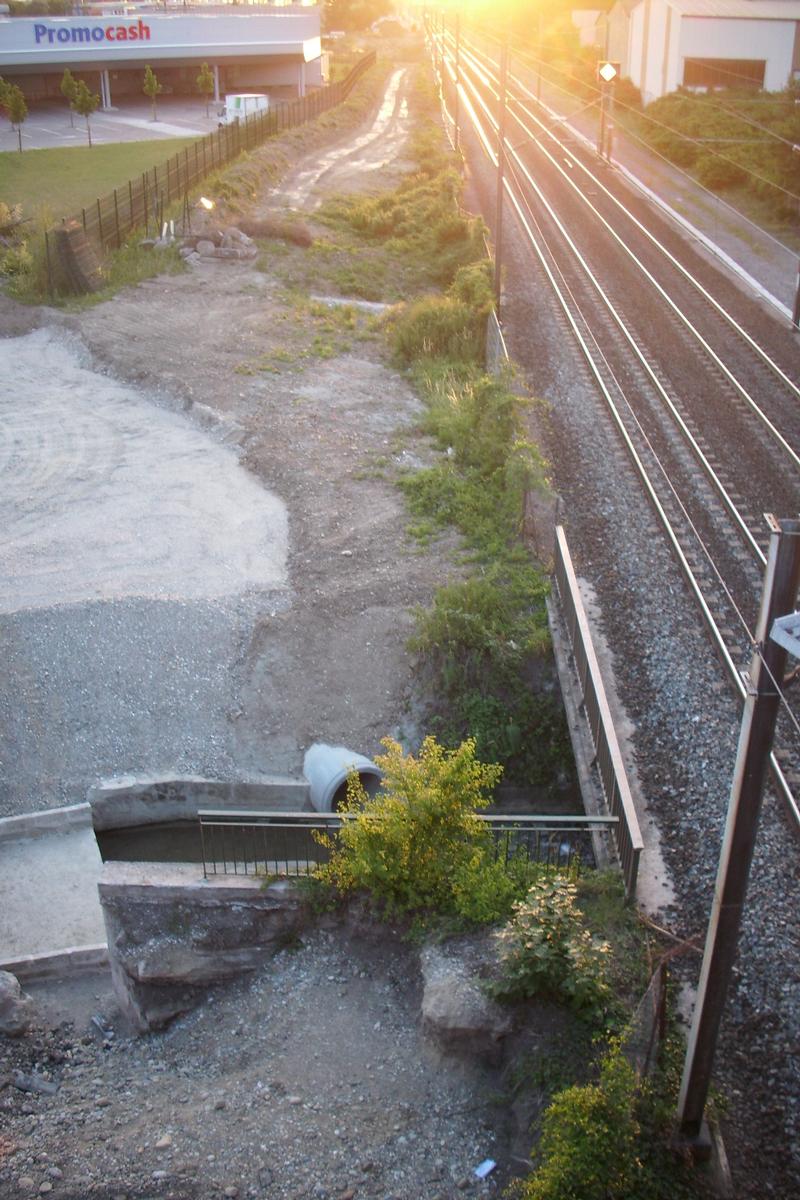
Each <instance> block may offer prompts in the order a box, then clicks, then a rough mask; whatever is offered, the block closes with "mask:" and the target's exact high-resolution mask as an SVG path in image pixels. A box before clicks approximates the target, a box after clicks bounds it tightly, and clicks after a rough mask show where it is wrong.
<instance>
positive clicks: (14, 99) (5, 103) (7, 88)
mask: <svg viewBox="0 0 800 1200" xmlns="http://www.w3.org/2000/svg"><path fill="white" fill-rule="evenodd" d="M196 84H197V90H198V91H199V92H200V94H201V95H202V96H203V97H204V98H205V105H206V116H208V105H209V101H210V99H211V96H212V95H213V92H214V75H213V73H212V71H211V68H210V67H209V65H208V63H203V65H202V67H201V69H200V74H199V75H198V76H197V80H196ZM60 91H61V95H62V96H63V97H64V99H65V100H66V102H67V104H68V105H69V110H70V120H71V121H72V122H73V124H74V119H73V114H74V113H78V115H79V116H81V117H84V118H85V120H86V136H87V138H88V141H89V145H90V146H91V145H92V127H91V120H90V118H91V116H92V113H93V112H95V110H96V109H97V108H98V107H99V105H100V97H99V96H98V94H97V93H96V92H92V91H91V90H90V88H89V87H88V85H87V83H86V81H85V80H84V79H76V78H75V77H74V75H73V74H72V72H71V71H70V69H69V67H66V68H65V69H64V74H63V75H62V77H61V85H60ZM142 91H143V92H144V94H145V95H146V96H147V97H149V99H150V103H151V104H152V112H153V116H152V119H153V120H154V121H157V120H158V105H157V100H158V96H159V94H160V92H162V91H163V85H162V84H160V83H159V82H158V78H157V77H156V74H155V72H154V71H153V69H152V67H150V66H146V67H145V69H144V81H143V83H142ZM0 110H2V111H3V112H4V113H5V114H6V116H7V117H8V119H9V121H10V122H11V126H12V128H16V131H17V138H18V141H19V149H20V153H21V152H22V126H23V124H24V122H25V118H26V117H27V115H28V104H27V101H26V99H25V94H24V93H23V91H22V88H20V87H18V86H17V84H16V83H9V82H8V80H6V79H3V77H2V76H0Z"/></svg>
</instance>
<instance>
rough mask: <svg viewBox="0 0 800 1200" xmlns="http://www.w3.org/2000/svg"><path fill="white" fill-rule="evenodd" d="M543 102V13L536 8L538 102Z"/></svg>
mask: <svg viewBox="0 0 800 1200" xmlns="http://www.w3.org/2000/svg"><path fill="white" fill-rule="evenodd" d="M541 102H542V14H541V11H540V10H539V9H538V8H537V10H536V103H537V104H541Z"/></svg>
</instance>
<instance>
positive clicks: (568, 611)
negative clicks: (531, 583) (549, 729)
mask: <svg viewBox="0 0 800 1200" xmlns="http://www.w3.org/2000/svg"><path fill="white" fill-rule="evenodd" d="M555 578H556V582H557V586H558V591H559V596H560V599H561V609H562V612H563V613H564V614H565V617H566V623H567V626H568V628H569V629H570V640H571V642H572V650H573V654H574V656H575V660H576V662H579V661H581V660H583V661H584V662H585V670H586V678H585V683H584V684H583V691H584V703H585V707H586V710H587V716H589V713H590V711H591V716H592V717H594V719H595V720H594V721H592V720H591V719H590V729H591V734H592V741H593V744H594V749H595V754H596V755H597V758H598V759H599V760H600V761H601V762H602V763H603V764H604V765H607V767H608V769H609V770H610V772H611V773H612V775H613V780H614V784H615V785H616V786H615V787H609V784H608V782H607V780H606V779H605V778H604V777H603V776H604V775H605V771H600V780H601V784H602V787H603V792H604V794H605V797H606V803H607V804H608V806H609V809H610V810H611V811H612V812H614V813H615V815H617V816H619V818H620V822H619V825H618V826H617V829H616V841H617V850H618V852H619V857H620V862H621V864H622V866H623V871H624V876H625V891H626V894H627V895H628V897H629V898H631V897H632V896H633V895H634V892H635V889H636V878H637V874H638V870H639V858H640V856H641V852H642V850H643V848H644V842H643V840H642V834H641V830H640V828H639V818H638V817H637V815H636V808H635V806H634V803H633V796H632V794H631V789H630V785H629V783H628V776H627V773H626V771H625V764H624V762H623V759H622V752H621V751H620V748H619V742H618V740H617V733H616V729H615V727H614V721H613V718H612V716H611V709H610V708H609V705H608V700H607V699H606V693H605V687H604V686H603V676H602V673H601V671H600V664H599V663H598V661H597V655H596V654H595V651H594V646H593V644H592V635H591V630H590V628H589V621H588V619H587V616H586V611H585V609H584V607H583V600H582V599H581V594H580V591H579V589H578V580H577V578H576V576H575V571H574V569H573V566H572V559H571V556H570V553H569V547H568V546H567V539H566V534H565V533H564V528H563V526H561V525H558V526H557V527H556V571H555ZM570 617H571V618H572V619H570ZM573 631H574V632H573ZM595 722H596V724H595ZM592 726H594V728H593V727H592Z"/></svg>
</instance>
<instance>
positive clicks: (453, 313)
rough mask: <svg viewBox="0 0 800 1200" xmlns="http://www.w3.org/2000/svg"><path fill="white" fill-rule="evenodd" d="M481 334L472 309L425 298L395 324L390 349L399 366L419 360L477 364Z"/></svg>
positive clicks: (481, 347) (482, 340)
mask: <svg viewBox="0 0 800 1200" xmlns="http://www.w3.org/2000/svg"><path fill="white" fill-rule="evenodd" d="M485 340H486V339H485V333H484V329H483V326H482V324H481V322H480V321H479V320H478V319H477V318H476V316H475V314H474V312H473V311H472V309H470V308H469V306H468V305H466V304H463V303H462V302H461V301H459V300H451V299H450V298H449V297H448V296H426V297H425V298H424V299H422V300H418V301H417V302H416V303H415V304H412V305H411V307H410V308H408V309H407V310H406V311H405V312H404V313H403V314H402V316H401V317H400V318H399V319H398V320H397V321H396V323H395V326H394V330H393V336H392V346H393V350H394V354H395V358H396V359H397V361H398V363H400V364H401V365H402V366H408V365H409V364H410V363H412V362H415V361H418V360H419V359H422V358H448V359H460V360H461V361H463V362H475V363H477V362H480V361H481V359H482V358H483V355H484V346H485Z"/></svg>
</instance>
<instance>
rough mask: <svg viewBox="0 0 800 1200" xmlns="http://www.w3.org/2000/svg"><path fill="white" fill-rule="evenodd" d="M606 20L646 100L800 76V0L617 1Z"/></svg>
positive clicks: (614, 47) (782, 84)
mask: <svg viewBox="0 0 800 1200" xmlns="http://www.w3.org/2000/svg"><path fill="white" fill-rule="evenodd" d="M605 20H607V22H608V33H607V37H608V42H607V45H608V54H609V57H610V58H613V59H615V60H618V61H619V62H620V63H621V69H622V74H623V75H624V76H627V78H629V79H630V80H631V81H632V82H633V83H635V84H636V86H637V87H638V88H639V89H640V91H641V93H642V100H643V101H644V102H645V104H649V103H650V101H651V100H656V99H658V97H659V96H664V95H666V93H667V92H674V91H675V90H676V89H677V88H679V87H687V88H696V89H708V88H720V87H734V88H753V89H758V88H764V89H765V90H766V91H770V92H779V91H782V90H783V89H784V88H786V87H788V86H789V85H790V84H791V83H793V82H795V81H796V80H798V79H800V0H617V3H616V4H614V6H613V7H612V8H611V10H610V12H609V14H608V17H607V18H605ZM600 24H601V23H600V22H598V33H600ZM601 44H602V43H601Z"/></svg>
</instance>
